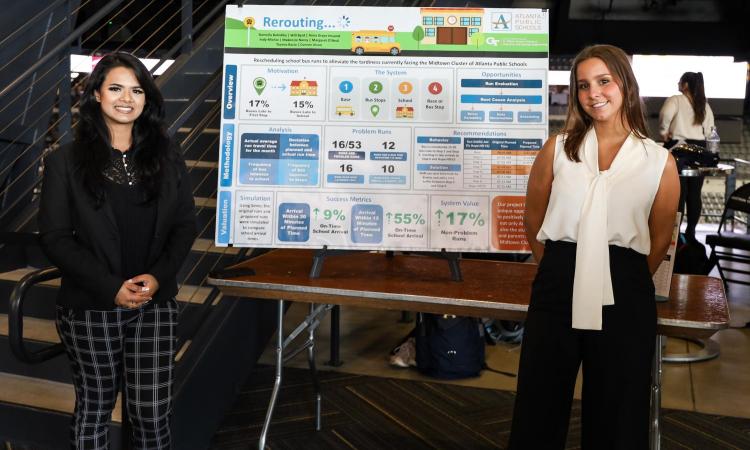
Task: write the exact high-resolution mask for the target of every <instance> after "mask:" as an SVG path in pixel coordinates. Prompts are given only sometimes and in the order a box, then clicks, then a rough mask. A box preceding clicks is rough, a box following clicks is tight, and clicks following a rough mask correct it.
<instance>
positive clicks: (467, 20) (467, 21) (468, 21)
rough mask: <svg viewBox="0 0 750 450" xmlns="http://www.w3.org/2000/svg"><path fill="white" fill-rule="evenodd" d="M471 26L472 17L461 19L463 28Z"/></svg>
mask: <svg viewBox="0 0 750 450" xmlns="http://www.w3.org/2000/svg"><path fill="white" fill-rule="evenodd" d="M469 25H471V17H461V26H462V27H468V26H469Z"/></svg>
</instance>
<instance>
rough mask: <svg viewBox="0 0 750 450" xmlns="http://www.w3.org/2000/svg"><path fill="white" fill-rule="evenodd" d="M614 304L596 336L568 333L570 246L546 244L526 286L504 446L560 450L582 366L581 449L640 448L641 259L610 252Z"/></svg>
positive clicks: (646, 407) (644, 293)
mask: <svg viewBox="0 0 750 450" xmlns="http://www.w3.org/2000/svg"><path fill="white" fill-rule="evenodd" d="M609 254H610V269H611V273H612V287H613V290H614V297H615V304H614V305H609V306H605V307H604V309H603V324H602V330H601V331H591V330H575V329H573V328H572V327H571V320H572V316H571V314H572V312H571V307H572V292H573V276H574V273H575V257H576V244H573V243H568V242H551V241H548V242H547V244H546V246H545V250H544V258H542V261H541V264H540V266H539V269H538V272H537V275H536V278H535V280H534V284H533V287H532V294H531V304H530V306H529V312H528V316H527V319H526V329H525V331H524V337H523V346H522V350H521V363H520V368H519V374H518V388H517V396H516V403H515V409H514V411H513V425H512V429H511V436H510V443H509V448H510V449H514V450H521V449H523V450H546V449H563V448H564V447H565V441H566V437H567V432H568V422H569V418H570V408H571V403H572V400H573V390H574V387H575V382H576V375H577V374H578V368H579V366H580V365H581V364H582V365H583V401H582V412H581V422H582V427H581V428H582V429H581V445H582V448H583V449H584V450H606V449H623V450H624V449H628V450H640V449H644V450H645V449H648V445H649V439H648V438H649V424H650V422H649V412H650V390H651V366H652V359H653V353H654V345H655V340H656V304H655V303H654V285H653V282H652V281H651V274H650V273H649V270H648V264H647V262H646V257H645V256H644V255H641V254H639V253H637V252H635V251H633V250H629V249H625V248H621V247H617V246H612V245H611V246H610V247H609Z"/></svg>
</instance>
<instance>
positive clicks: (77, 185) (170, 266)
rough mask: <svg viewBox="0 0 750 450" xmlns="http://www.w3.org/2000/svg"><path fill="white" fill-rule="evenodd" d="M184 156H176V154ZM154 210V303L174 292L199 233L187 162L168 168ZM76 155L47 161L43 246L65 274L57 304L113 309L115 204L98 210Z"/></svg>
mask: <svg viewBox="0 0 750 450" xmlns="http://www.w3.org/2000/svg"><path fill="white" fill-rule="evenodd" d="M177 153H178V154H179V152H177ZM160 182H161V188H160V191H159V197H158V199H157V205H156V211H157V213H156V214H157V215H156V226H155V227H154V235H153V236H152V238H151V246H150V248H149V251H148V261H147V265H146V267H148V268H149V270H148V273H150V274H151V275H153V276H154V277H155V278H156V280H157V281H158V282H159V290H158V291H157V293H156V295H154V301H155V302H164V301H166V300H167V299H170V298H172V297H174V296H175V295H177V271H178V270H179V268H180V266H181V265H182V263H183V261H184V260H185V257H186V256H187V254H188V252H189V251H190V247H191V246H192V243H193V240H194V239H195V235H196V226H195V202H194V200H193V192H192V188H191V187H190V182H189V180H188V176H187V168H186V167H185V162H184V161H183V160H182V159H181V158H178V160H177V161H175V162H173V163H170V164H168V165H167V167H165V168H164V175H163V177H162V179H161V180H160ZM94 206H95V205H94V201H93V199H92V197H91V195H90V194H89V193H88V192H87V191H86V190H85V188H84V186H83V176H82V174H81V172H80V169H78V168H77V166H76V164H75V162H74V158H73V144H69V145H65V146H62V147H60V148H59V149H57V150H55V151H53V152H51V153H50V154H49V155H48V156H47V157H46V158H45V169H44V184H43V185H42V196H41V203H40V207H39V219H38V220H39V231H40V238H41V245H42V249H43V250H44V252H45V254H46V255H47V257H48V258H49V259H50V261H52V263H53V264H54V265H56V266H57V267H58V268H59V269H60V271H61V272H62V285H61V287H60V291H59V292H58V296H57V302H58V304H60V305H62V306H65V307H68V308H74V309H95V310H111V309H114V308H115V306H116V305H115V296H116V295H117V291H119V289H120V287H121V286H122V283H123V281H125V279H124V278H122V277H121V276H119V275H117V274H120V273H122V270H121V265H122V255H121V244H120V233H119V231H118V228H117V223H116V221H115V215H114V212H113V211H112V206H111V205H110V204H109V203H108V202H107V201H105V202H104V204H103V205H102V206H101V207H99V208H95V207H94Z"/></svg>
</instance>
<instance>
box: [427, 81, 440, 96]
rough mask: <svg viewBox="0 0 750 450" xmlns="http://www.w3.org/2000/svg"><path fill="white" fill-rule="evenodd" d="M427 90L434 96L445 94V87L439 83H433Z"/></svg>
mask: <svg viewBox="0 0 750 450" xmlns="http://www.w3.org/2000/svg"><path fill="white" fill-rule="evenodd" d="M427 90H428V91H430V94H432V95H438V94H439V93H441V92H443V85H442V84H440V83H438V82H437V81H433V82H432V83H430V84H429V85H428V86H427Z"/></svg>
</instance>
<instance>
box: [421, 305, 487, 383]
mask: <svg viewBox="0 0 750 450" xmlns="http://www.w3.org/2000/svg"><path fill="white" fill-rule="evenodd" d="M420 316H421V318H419V319H418V323H417V336H416V347H417V358H416V359H417V369H418V370H419V371H420V372H422V373H423V374H425V375H429V376H431V377H435V378H443V379H446V380H453V379H457V378H468V377H477V376H479V373H480V372H481V371H482V369H483V368H484V367H485V365H484V336H483V335H482V333H481V331H480V330H481V327H480V326H479V321H478V320H477V319H474V318H470V317H456V316H441V315H435V314H420Z"/></svg>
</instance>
